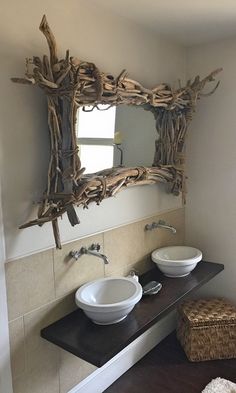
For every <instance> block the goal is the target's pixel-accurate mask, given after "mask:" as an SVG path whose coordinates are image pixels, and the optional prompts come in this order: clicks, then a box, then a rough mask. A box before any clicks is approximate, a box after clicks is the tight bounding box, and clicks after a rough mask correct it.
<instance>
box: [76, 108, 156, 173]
mask: <svg viewBox="0 0 236 393" xmlns="http://www.w3.org/2000/svg"><path fill="white" fill-rule="evenodd" d="M77 138H78V145H79V155H80V159H81V163H82V167H85V168H86V171H85V173H94V172H97V171H100V170H102V169H107V168H111V167H116V166H124V167H134V166H145V167H149V166H151V165H152V162H153V158H154V151H155V140H156V139H158V134H157V131H156V127H155V120H154V117H153V114H152V113H151V112H149V111H146V110H144V109H143V108H142V107H137V106H128V105H119V106H113V107H109V106H108V105H99V107H98V108H96V107H94V108H93V109H92V107H89V106H85V107H81V108H79V110H78V112H77Z"/></svg>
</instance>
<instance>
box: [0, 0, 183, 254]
mask: <svg viewBox="0 0 236 393" xmlns="http://www.w3.org/2000/svg"><path fill="white" fill-rule="evenodd" d="M98 3H99V2H98ZM44 13H46V14H47V17H48V20H49V23H50V25H51V27H52V29H53V31H54V33H55V36H56V38H57V41H58V44H59V53H60V56H64V55H65V51H66V49H67V48H69V49H70V53H71V55H74V56H78V57H80V58H82V59H83V58H84V59H87V60H91V61H94V62H95V63H96V64H97V65H98V67H99V68H100V69H102V70H104V71H108V72H111V73H113V74H114V75H118V74H119V73H120V72H121V70H122V69H124V68H127V70H128V71H129V73H130V76H131V77H133V78H136V79H137V80H139V81H140V82H141V83H143V84H144V85H145V86H147V87H153V86H154V85H156V84H157V83H159V82H163V81H164V82H170V83H174V82H176V81H177V80H178V79H179V78H180V79H182V80H185V51H184V49H183V48H181V47H180V46H178V45H175V44H172V43H170V42H168V41H166V40H164V39H161V38H160V37H158V36H155V35H154V34H153V33H150V32H148V31H145V30H144V29H143V28H141V27H139V26H138V25H136V24H132V23H131V22H129V21H128V20H125V19H123V18H121V17H118V16H112V15H110V14H109V13H106V11H104V10H103V9H100V8H96V7H94V6H92V5H91V3H90V2H89V1H85V0H67V1H66V2H65V1H64V0H58V1H56V2H54V1H48V0H41V1H36V0H24V1H23V2H20V1H17V0H9V1H7V2H3V4H2V5H1V35H0V47H1V51H2V56H1V64H0V81H1V98H0V100H1V105H0V119H1V127H0V137H1V145H2V159H1V165H0V167H1V171H2V193H3V212H4V229H5V238H6V254H7V259H8V260H10V259H15V258H19V257H21V256H25V255H30V254H32V253H34V252H38V251H41V250H45V249H47V248H50V247H53V245H54V241H53V236H52V231H51V225H50V224H48V225H47V224H46V225H45V226H43V227H42V228H38V227H34V228H30V229H25V230H19V229H18V226H19V225H20V224H22V223H24V222H25V221H27V220H29V219H30V218H33V217H35V215H36V208H35V206H33V202H34V203H36V202H37V201H38V200H39V199H40V197H41V195H42V192H43V191H44V187H45V182H46V172H47V165H48V153H49V141H48V131H47V113H46V104H45V97H44V96H43V93H42V92H41V91H40V90H37V89H34V88H33V87H28V86H27V87H26V86H22V85H17V84H13V83H12V82H11V81H10V77H12V76H23V74H24V68H25V66H24V59H25V57H32V56H33V55H39V56H42V55H43V54H44V53H47V45H46V41H45V38H44V36H43V35H42V34H41V33H40V31H39V29H38V26H39V23H40V20H41V18H42V15H43V14H44ZM144 201H146V202H145V203H144ZM179 206H181V201H180V199H178V198H176V197H173V196H171V195H166V193H165V191H164V190H163V187H155V186H150V187H139V188H138V189H131V190H128V191H127V192H125V193H121V194H120V195H118V196H117V198H116V199H113V198H111V199H109V200H106V201H104V202H103V203H102V204H101V206H100V207H97V206H91V207H90V209H89V211H82V210H81V209H79V217H80V218H81V225H80V226H76V227H74V228H72V227H71V226H70V225H69V223H68V220H67V218H66V217H64V218H63V221H61V222H60V227H61V233H62V240H63V242H68V241H71V240H75V239H78V238H79V237H83V236H88V235H90V234H94V233H97V232H100V231H103V230H105V229H110V228H113V227H115V226H119V225H123V224H126V223H129V222H133V221H135V220H139V219H142V218H144V217H147V216H150V215H153V214H155V213H157V212H159V211H162V210H163V209H164V210H165V209H168V208H175V207H179ZM114 209H115V210H116V214H114ZM91 223H92V224H91Z"/></svg>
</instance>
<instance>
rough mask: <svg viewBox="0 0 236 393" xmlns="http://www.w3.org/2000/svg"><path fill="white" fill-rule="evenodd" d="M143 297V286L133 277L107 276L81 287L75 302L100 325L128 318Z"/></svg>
mask: <svg viewBox="0 0 236 393" xmlns="http://www.w3.org/2000/svg"><path fill="white" fill-rule="evenodd" d="M141 297H142V286H141V285H140V284H139V283H138V282H137V281H135V280H134V279H133V278H128V277H107V278H101V279H98V280H96V281H91V282H89V283H87V284H84V285H83V286H82V287H80V288H79V289H78V290H77V291H76V294H75V302H76V304H77V306H78V307H80V308H82V310H83V311H84V313H85V314H86V315H87V317H88V318H90V319H91V320H92V321H93V322H94V323H96V324H98V325H111V324H113V323H117V322H120V321H122V320H123V319H125V318H126V316H127V315H128V314H129V313H130V311H131V310H132V309H133V308H134V306H135V304H136V303H138V302H139V300H140V299H141Z"/></svg>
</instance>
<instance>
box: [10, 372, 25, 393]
mask: <svg viewBox="0 0 236 393" xmlns="http://www.w3.org/2000/svg"><path fill="white" fill-rule="evenodd" d="M12 385H13V392H14V393H27V375H26V374H22V375H21V376H20V377H17V378H16V379H13V381H12Z"/></svg>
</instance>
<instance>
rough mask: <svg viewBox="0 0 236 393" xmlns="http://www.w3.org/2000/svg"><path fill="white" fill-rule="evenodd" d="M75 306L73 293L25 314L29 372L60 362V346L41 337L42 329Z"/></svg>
mask: <svg viewBox="0 0 236 393" xmlns="http://www.w3.org/2000/svg"><path fill="white" fill-rule="evenodd" d="M75 308H76V306H75V302H74V294H71V295H67V296H66V297H65V298H63V299H60V300H56V301H54V302H52V303H50V304H49V305H47V306H44V307H41V308H40V309H38V310H35V311H33V312H31V313H29V314H26V315H25V316H24V324H25V351H26V367H27V372H28V373H29V372H33V370H35V369H37V368H38V367H41V366H42V365H44V366H47V365H48V366H49V367H50V364H58V361H59V348H58V347H57V346H55V345H53V344H51V343H49V342H48V341H46V340H44V339H43V338H41V337H40V331H41V329H42V328H44V327H46V326H48V325H50V324H51V323H53V322H55V321H56V320H58V319H60V318H62V317H63V316H64V315H66V314H68V313H69V312H71V311H73V310H74V309H75Z"/></svg>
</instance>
